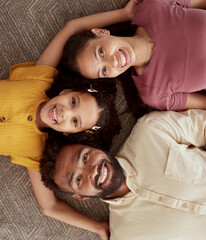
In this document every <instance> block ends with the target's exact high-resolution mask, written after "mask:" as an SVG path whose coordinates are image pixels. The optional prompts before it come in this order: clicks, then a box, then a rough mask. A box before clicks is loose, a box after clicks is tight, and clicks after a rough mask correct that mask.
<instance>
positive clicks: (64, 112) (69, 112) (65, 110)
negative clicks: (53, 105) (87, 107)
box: [61, 107, 72, 120]
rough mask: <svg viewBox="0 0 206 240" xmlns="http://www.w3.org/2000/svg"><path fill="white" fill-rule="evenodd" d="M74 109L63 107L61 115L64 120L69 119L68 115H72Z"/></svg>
mask: <svg viewBox="0 0 206 240" xmlns="http://www.w3.org/2000/svg"><path fill="white" fill-rule="evenodd" d="M71 115H72V110H71V109H70V108H69V107H64V108H62V109H61V116H62V120H64V119H67V118H68V117H71Z"/></svg>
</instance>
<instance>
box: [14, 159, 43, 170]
mask: <svg viewBox="0 0 206 240" xmlns="http://www.w3.org/2000/svg"><path fill="white" fill-rule="evenodd" d="M11 162H12V163H14V164H18V165H21V166H24V167H26V168H28V169H30V170H33V171H40V158H36V159H35V158H31V157H24V156H11Z"/></svg>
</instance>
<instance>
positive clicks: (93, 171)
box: [87, 165, 98, 180]
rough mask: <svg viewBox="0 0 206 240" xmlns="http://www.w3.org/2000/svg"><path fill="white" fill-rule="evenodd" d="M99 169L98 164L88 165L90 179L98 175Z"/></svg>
mask: <svg viewBox="0 0 206 240" xmlns="http://www.w3.org/2000/svg"><path fill="white" fill-rule="evenodd" d="M97 169H98V166H97V165H93V166H91V165H89V166H87V175H88V177H89V178H90V179H92V180H94V179H95V177H96V175H97V172H98V171H97Z"/></svg>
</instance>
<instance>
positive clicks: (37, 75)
mask: <svg viewBox="0 0 206 240" xmlns="http://www.w3.org/2000/svg"><path fill="white" fill-rule="evenodd" d="M57 73H58V71H57V69H55V68H53V67H51V66H48V65H38V66H36V65H35V63H34V62H33V63H20V64H16V65H14V66H13V67H12V68H11V69H10V74H9V80H12V81H20V80H32V79H36V80H38V79H39V80H44V81H47V82H49V83H52V82H53V80H54V77H55V76H56V75H57Z"/></svg>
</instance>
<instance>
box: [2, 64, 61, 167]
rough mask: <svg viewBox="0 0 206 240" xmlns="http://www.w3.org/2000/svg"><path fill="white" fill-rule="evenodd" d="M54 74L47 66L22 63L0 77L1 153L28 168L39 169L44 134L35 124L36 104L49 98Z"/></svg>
mask: <svg viewBox="0 0 206 240" xmlns="http://www.w3.org/2000/svg"><path fill="white" fill-rule="evenodd" d="M56 74H57V70H56V69H54V68H52V67H50V66H44V65H41V66H35V63H22V64H17V65H15V66H13V67H12V68H11V69H10V75H9V79H7V80H1V81H0V102H1V103H0V104H1V106H0V121H1V122H0V154H2V155H10V156H11V161H12V162H13V163H16V164H20V165H23V166H25V167H27V168H29V169H31V170H39V161H40V159H41V157H42V153H43V150H44V146H45V140H46V137H47V134H46V133H43V132H41V131H39V130H38V129H37V128H36V125H35V120H36V111H37V107H38V106H39V104H41V103H42V102H45V101H47V100H49V99H48V97H47V96H46V94H45V91H46V90H47V89H48V88H49V87H50V86H51V83H52V82H53V79H54V76H55V75H56ZM2 119H3V120H2Z"/></svg>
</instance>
